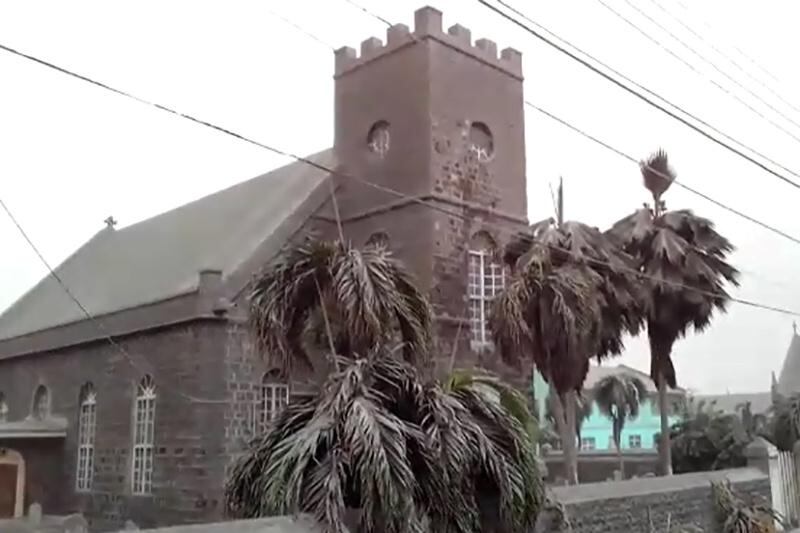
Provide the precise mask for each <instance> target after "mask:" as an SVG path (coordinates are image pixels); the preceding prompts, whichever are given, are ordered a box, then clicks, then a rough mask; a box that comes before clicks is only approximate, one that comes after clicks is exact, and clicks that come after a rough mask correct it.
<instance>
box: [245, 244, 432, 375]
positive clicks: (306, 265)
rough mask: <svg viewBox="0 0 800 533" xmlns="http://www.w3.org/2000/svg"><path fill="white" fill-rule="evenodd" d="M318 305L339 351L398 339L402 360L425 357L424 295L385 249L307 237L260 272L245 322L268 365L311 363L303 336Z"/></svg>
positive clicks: (427, 327) (361, 350) (426, 308)
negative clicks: (248, 325) (401, 342)
mask: <svg viewBox="0 0 800 533" xmlns="http://www.w3.org/2000/svg"><path fill="white" fill-rule="evenodd" d="M320 310H321V311H322V312H323V313H325V314H326V315H327V316H326V317H325V318H326V322H329V323H330V328H329V329H330V330H331V331H332V334H333V336H335V339H332V340H333V341H334V342H333V344H334V349H335V350H336V352H337V353H338V354H343V355H348V354H351V353H367V352H369V350H371V349H372V348H373V347H374V346H376V345H377V344H378V343H380V342H382V341H385V340H387V339H389V338H392V337H393V336H399V337H400V338H401V339H402V341H403V342H404V348H403V353H404V356H405V358H406V360H408V361H411V362H414V363H420V362H423V361H424V360H425V359H426V358H427V357H428V353H429V351H430V346H431V316H432V311H431V308H430V305H429V303H428V300H427V298H426V296H425V295H424V294H423V293H422V291H420V290H419V289H418V288H417V287H416V285H415V284H414V281H413V278H412V277H411V275H410V274H409V273H408V272H407V271H406V269H405V268H404V267H403V266H402V265H401V263H400V262H398V261H397V260H395V259H394V258H393V257H392V255H391V253H390V252H389V251H388V250H387V249H386V248H385V247H383V246H368V247H366V248H365V249H364V250H357V249H355V248H351V247H350V246H348V245H346V244H343V243H341V242H339V241H334V242H326V241H320V240H316V239H313V238H307V239H306V240H305V241H304V242H302V243H301V244H300V245H298V246H295V247H293V248H291V249H289V250H287V251H286V252H285V253H283V254H282V255H281V256H280V257H279V258H278V260H277V261H276V262H275V263H274V264H272V265H270V266H269V267H268V268H266V269H265V270H264V272H263V273H262V274H261V275H260V276H259V277H258V278H257V279H256V280H255V281H254V283H253V286H252V290H251V293H250V322H251V326H252V330H253V332H254V333H255V338H256V341H257V347H258V349H259V351H260V352H261V353H263V354H264V355H265V356H266V357H267V358H268V359H269V363H270V364H271V365H273V366H275V367H277V368H281V369H283V370H288V369H290V368H291V366H292V364H293V362H294V361H295V360H297V361H299V362H301V363H302V364H304V365H305V366H307V367H310V366H311V360H310V357H309V355H308V352H307V350H306V347H305V346H304V333H305V332H306V331H307V329H308V327H309V324H311V323H313V319H314V316H315V313H316V312H318V311H320ZM327 325H328V324H326V326H327Z"/></svg>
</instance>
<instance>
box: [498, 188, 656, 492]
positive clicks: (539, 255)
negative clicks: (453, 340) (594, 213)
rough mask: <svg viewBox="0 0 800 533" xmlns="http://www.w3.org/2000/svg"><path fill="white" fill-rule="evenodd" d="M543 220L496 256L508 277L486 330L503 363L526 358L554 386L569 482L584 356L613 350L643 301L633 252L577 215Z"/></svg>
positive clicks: (573, 472) (633, 328)
mask: <svg viewBox="0 0 800 533" xmlns="http://www.w3.org/2000/svg"><path fill="white" fill-rule="evenodd" d="M559 199H560V200H559V208H558V222H555V221H553V220H546V221H543V222H540V223H538V224H535V225H533V226H531V228H529V230H528V231H527V232H525V233H523V234H520V235H519V238H517V239H515V240H513V241H512V242H511V243H510V244H509V245H508V246H507V248H506V251H505V254H504V260H505V262H506V263H507V264H508V266H509V267H510V269H511V272H512V277H511V281H510V283H508V284H507V286H506V288H505V290H504V291H503V293H501V294H500V295H499V296H498V297H497V298H496V299H495V303H494V306H493V312H492V317H491V324H492V331H493V334H494V338H495V341H496V343H497V345H498V347H499V349H500V355H501V356H502V357H503V359H504V360H505V361H506V362H508V363H510V364H512V365H513V364H518V363H519V360H520V359H521V358H528V359H532V360H533V362H534V363H535V365H536V368H537V370H539V372H540V373H541V374H542V376H543V377H544V379H545V380H546V381H547V382H548V383H549V384H550V386H551V391H553V390H554V391H555V394H554V395H553V398H554V402H553V405H554V414H555V417H556V420H557V424H558V428H559V431H560V433H561V437H562V445H563V448H564V457H565V463H566V465H567V469H566V470H567V479H568V482H570V483H577V452H576V447H575V444H576V443H575V433H574V429H575V427H576V412H575V407H576V405H575V404H576V400H575V397H576V391H580V389H581V387H582V385H583V382H584V380H585V379H586V374H587V373H588V371H589V360H590V358H592V357H597V358H598V359H602V358H604V357H606V356H609V355H617V354H619V353H620V351H621V350H622V347H623V336H624V335H625V334H626V333H629V334H636V333H638V331H639V329H640V327H641V325H642V317H643V312H644V304H643V301H642V297H641V289H640V284H639V280H638V277H637V274H636V271H635V263H634V262H633V260H632V259H631V258H630V257H629V256H628V255H627V254H626V253H624V252H623V251H621V250H620V249H619V248H618V247H616V246H614V245H613V244H612V243H611V241H609V239H608V238H607V237H606V236H605V235H604V234H603V233H601V232H600V231H599V230H598V229H597V228H593V227H591V226H588V225H586V224H582V223H580V222H562V220H563V207H562V206H563V196H562V194H561V191H559Z"/></svg>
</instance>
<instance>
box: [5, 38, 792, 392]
mask: <svg viewBox="0 0 800 533" xmlns="http://www.w3.org/2000/svg"><path fill="white" fill-rule="evenodd" d="M0 47H2V48H3V49H8V48H7V47H5V46H2V45H0ZM33 60H35V61H36V62H37V63H40V64H42V65H46V66H48V67H50V68H54V69H56V70H58V71H59V72H62V73H65V74H67V75H69V76H72V77H76V78H79V79H81V80H84V81H87V82H89V83H92V84H93V85H96V86H98V87H103V88H105V89H107V90H110V91H113V92H114V93H116V94H119V95H122V96H125V97H127V98H131V99H134V100H136V101H138V102H142V103H147V104H148V105H152V106H155V107H157V108H158V109H161V110H162V111H166V112H167V113H170V114H173V115H176V116H179V117H181V118H184V119H186V120H190V121H192V122H195V123H197V124H201V125H203V126H206V127H208V128H211V129H214V130H216V131H219V132H221V133H224V134H226V135H229V136H231V137H234V138H236V139H239V140H242V141H245V142H247V143H249V144H252V145H255V146H259V147H261V148H263V149H265V150H268V151H269V152H272V153H274V154H278V155H282V156H285V157H288V158H290V159H293V160H295V161H296V162H299V163H303V164H306V165H308V166H310V167H313V168H316V169H318V170H321V171H323V172H325V173H327V174H329V175H330V176H334V177H341V178H345V179H348V180H353V181H356V182H359V183H361V184H363V185H366V186H369V187H372V188H374V189H376V190H379V191H382V192H385V193H387V194H390V195H393V196H395V197H397V198H401V199H404V200H407V201H409V202H412V203H415V204H419V205H422V206H425V207H427V208H429V209H433V210H435V211H439V212H441V213H444V214H446V215H448V216H452V217H456V218H460V219H462V220H465V221H467V222H471V221H472V218H471V217H470V216H469V215H466V214H464V213H462V212H458V211H453V210H451V209H448V208H446V207H442V206H440V205H437V204H433V203H431V202H429V201H427V200H423V199H421V198H419V197H416V196H410V195H408V194H406V193H403V192H400V191H397V190H395V189H392V188H390V187H386V186H383V185H379V184H377V183H372V182H370V181H368V180H365V179H363V178H360V177H357V176H354V175H352V174H347V173H344V172H340V171H338V170H336V169H333V168H330V167H328V166H327V165H323V164H321V163H317V162H316V161H312V160H310V159H308V158H305V157H302V156H299V155H297V154H294V153H292V152H290V151H287V150H282V149H280V148H276V147H274V146H271V145H268V144H265V143H262V142H259V141H256V140H253V139H250V138H248V137H245V136H244V135H242V134H239V133H236V132H234V131H232V130H229V129H227V128H224V127H222V126H217V125H216V124H213V123H211V122H207V121H205V120H201V119H198V118H195V117H193V116H191V115H188V114H185V113H181V112H178V111H175V110H173V109H171V108H169V107H167V106H163V105H160V104H156V103H150V102H147V101H146V100H144V99H142V98H138V97H135V96H133V95H130V94H128V93H126V92H124V91H121V90H119V89H113V88H111V87H109V86H108V85H106V84H104V83H101V82H98V81H95V80H92V79H90V78H87V77H85V76H82V75H79V74H76V73H73V72H72V71H70V70H67V69H65V68H61V67H56V66H55V65H52V64H51V63H48V62H46V61H43V60H40V59H35V58H34V59H33ZM653 170H655V169H653ZM6 212H7V213H10V212H9V211H8V210H7V211H6ZM13 220H16V219H13ZM17 227H18V228H19V229H22V228H21V226H20V225H17ZM495 227H497V228H499V230H501V231H505V232H509V233H511V231H512V230H511V229H510V228H507V227H504V226H500V225H497V224H495ZM28 242H29V244H32V241H30V240H28ZM547 246H549V247H551V248H553V249H556V250H559V251H561V252H563V253H566V254H569V255H574V256H578V257H580V258H581V259H583V260H586V261H588V262H591V263H594V264H598V265H605V266H609V267H611V268H615V269H617V268H620V266H619V265H613V264H611V263H609V262H606V261H600V260H594V259H588V258H586V257H584V256H582V255H580V254H577V253H576V252H574V251H572V250H570V249H567V248H563V247H560V246H556V245H552V244H548V245H547ZM40 258H41V259H44V258H43V256H41V255H40ZM45 264H46V265H48V267H49V263H46V262H45ZM622 269H623V270H626V271H629V272H630V273H633V274H636V275H637V276H639V277H641V278H643V279H650V280H653V281H657V282H659V283H664V284H667V285H672V286H674V287H679V288H683V289H686V290H689V291H694V292H696V293H698V294H703V295H705V296H709V297H712V298H723V297H724V296H723V295H721V294H719V293H713V292H709V291H705V290H702V289H698V288H696V287H692V286H690V285H686V284H683V283H679V282H674V281H671V280H666V279H663V278H659V277H657V276H652V275H649V274H644V273H642V272H639V271H638V270H636V269H633V268H627V267H622ZM49 270H50V272H51V274H53V275H55V274H56V273H55V271H54V270H52V268H49ZM55 279H56V280H60V278H59V277H58V276H55ZM61 286H62V287H63V288H64V289H65V290H66V289H67V287H66V286H65V285H64V284H63V282H62V284H61ZM69 294H72V293H71V292H70V293H69ZM73 296H74V295H73ZM727 298H728V299H729V300H730V301H732V302H737V303H739V304H742V305H746V306H749V307H753V308H758V309H763V310H767V311H774V312H777V313H781V314H785V315H790V316H795V317H800V313H798V312H795V311H792V310H789V309H785V308H781V307H777V306H773V305H768V304H762V303H759V302H756V301H752V300H745V299H741V298H735V297H731V296H728V297H727ZM76 300H77V298H76ZM81 307H82V308H83V309H85V307H83V306H82V305H81ZM88 316H89V317H91V316H92V315H91V313H89V315H88ZM94 322H95V324H97V325H100V324H99V322H96V321H94ZM106 338H107V339H108V340H109V342H111V343H112V344H113V345H115V346H119V347H120V350H121V352H122V353H123V354H126V355H127V356H128V357H130V356H129V354H127V351H125V350H124V348H122V347H121V346H120V345H119V344H117V343H116V342H115V341H114V340H113V339H112V338H111V337H110V336H109V335H106ZM132 362H133V361H132ZM182 396H185V397H187V398H189V399H192V400H193V401H197V399H195V398H193V397H190V396H187V395H182ZM200 401H202V400H200Z"/></svg>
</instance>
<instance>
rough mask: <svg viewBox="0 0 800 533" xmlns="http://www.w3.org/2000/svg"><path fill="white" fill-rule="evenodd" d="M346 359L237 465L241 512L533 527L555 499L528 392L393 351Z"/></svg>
mask: <svg viewBox="0 0 800 533" xmlns="http://www.w3.org/2000/svg"><path fill="white" fill-rule="evenodd" d="M340 365H341V367H340V368H341V369H340V370H339V371H338V372H335V373H333V374H332V375H330V376H329V378H328V379H327V381H326V382H325V384H324V386H323V387H322V388H321V389H320V390H319V391H318V392H317V393H316V395H314V396H313V397H309V398H307V399H305V400H303V401H299V402H294V403H291V404H289V405H288V406H287V407H286V409H285V410H284V411H283V413H282V414H281V415H280V416H279V417H278V419H277V420H276V422H275V424H274V426H273V427H272V429H271V430H270V431H269V432H267V433H266V434H265V435H263V436H262V437H261V438H259V439H257V440H255V441H254V442H253V443H252V449H251V450H250V452H249V453H248V454H246V455H245V456H244V457H243V458H242V459H241V460H239V461H238V462H237V463H236V464H235V466H234V467H233V471H232V475H231V476H230V478H229V481H228V484H227V487H226V503H227V507H228V509H229V511H230V512H231V514H233V515H235V516H240V517H256V516H266V515H274V514H292V513H297V512H306V513H310V514H312V515H313V516H315V517H316V518H317V519H318V520H319V521H320V522H321V524H323V526H324V527H325V529H326V531H328V532H331V533H341V532H342V531H343V530H344V527H345V514H346V511H349V510H354V511H355V512H356V515H357V521H358V524H350V525H351V526H353V525H355V526H357V527H358V529H359V530H360V531H365V532H369V533H371V532H376V531H387V532H394V533H400V532H401V531H402V532H407V531H408V532H415V531H417V532H422V531H423V530H426V531H427V530H430V531H447V532H457V533H462V532H463V533H468V532H469V533H471V532H478V531H502V532H519V533H522V532H524V531H529V530H531V529H532V527H533V524H534V523H535V521H536V517H537V516H538V513H539V509H540V507H541V505H542V503H543V500H544V496H543V489H542V480H541V479H540V474H539V470H538V468H537V462H536V456H535V452H534V447H533V443H532V442H531V440H530V435H529V433H528V431H527V429H526V427H525V424H524V423H523V422H521V420H525V419H526V417H529V416H530V413H529V412H528V411H527V407H526V404H525V399H524V397H522V395H521V394H519V393H518V392H517V391H515V390H513V389H510V388H508V387H505V386H504V385H502V384H501V383H500V382H499V381H497V380H496V379H494V378H492V377H490V376H484V375H476V374H470V373H457V374H455V375H454V376H452V377H451V378H450V379H449V380H448V381H446V382H445V383H436V382H431V383H426V382H423V381H422V380H421V379H420V376H419V374H418V372H417V370H416V369H415V368H414V367H413V366H411V365H410V364H408V363H407V362H405V361H403V360H402V359H400V358H397V357H395V356H394V354H392V353H391V352H390V351H388V350H385V349H382V348H378V349H376V351H375V352H373V353H371V354H369V356H368V357H365V358H359V359H343V360H342V361H340ZM512 404H513V405H514V406H515V407H514V408H513V409H508V408H507V407H506V406H508V405H512ZM512 412H513V413H515V414H512Z"/></svg>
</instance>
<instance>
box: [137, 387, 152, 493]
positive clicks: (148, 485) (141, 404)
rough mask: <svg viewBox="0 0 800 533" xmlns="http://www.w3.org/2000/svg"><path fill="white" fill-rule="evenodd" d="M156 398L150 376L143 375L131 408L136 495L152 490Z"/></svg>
mask: <svg viewBox="0 0 800 533" xmlns="http://www.w3.org/2000/svg"><path fill="white" fill-rule="evenodd" d="M156 398H157V395H156V386H155V384H154V383H153V380H152V378H151V377H150V376H145V377H144V378H143V379H142V381H140V382H139V386H138V387H137V388H136V400H135V402H134V408H133V454H132V455H131V493H132V494H134V495H138V496H143V495H147V494H151V493H152V492H153V459H154V453H155V416H156Z"/></svg>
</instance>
